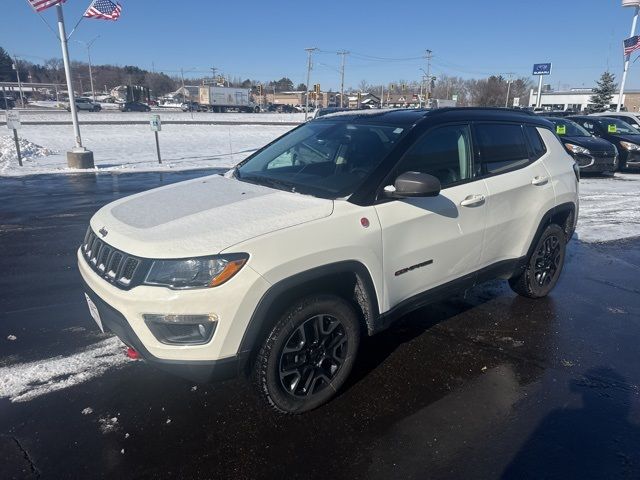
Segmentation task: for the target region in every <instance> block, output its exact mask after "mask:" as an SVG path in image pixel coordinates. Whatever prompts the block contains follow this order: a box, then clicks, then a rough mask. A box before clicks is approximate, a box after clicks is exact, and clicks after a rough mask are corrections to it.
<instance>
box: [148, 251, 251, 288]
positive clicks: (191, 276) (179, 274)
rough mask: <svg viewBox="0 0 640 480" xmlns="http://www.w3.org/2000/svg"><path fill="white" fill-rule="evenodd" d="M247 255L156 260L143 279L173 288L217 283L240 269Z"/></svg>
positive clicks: (153, 283)
mask: <svg viewBox="0 0 640 480" xmlns="http://www.w3.org/2000/svg"><path fill="white" fill-rule="evenodd" d="M248 259H249V256H248V255H247V254H244V253H240V254H232V255H216V256H213V257H199V258H187V259H181V260H154V261H153V263H152V264H151V268H150V269H149V273H148V274H147V277H146V278H145V280H144V283H145V285H159V286H163V287H169V288H174V289H187V288H207V287H217V286H218V285H222V284H223V283H224V282H226V281H227V280H229V279H231V278H232V277H233V276H234V275H235V274H236V273H238V272H239V271H240V270H241V269H242V267H243V266H244V264H245V263H247V260H248Z"/></svg>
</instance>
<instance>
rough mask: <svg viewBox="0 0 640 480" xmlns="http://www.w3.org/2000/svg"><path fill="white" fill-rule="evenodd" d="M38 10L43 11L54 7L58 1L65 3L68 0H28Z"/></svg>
mask: <svg viewBox="0 0 640 480" xmlns="http://www.w3.org/2000/svg"><path fill="white" fill-rule="evenodd" d="M27 1H28V2H29V4H30V5H31V6H32V7H33V9H34V10H35V11H36V12H41V11H43V10H46V9H47V8H49V7H53V6H54V5H57V4H58V3H64V2H65V1H66V0H27Z"/></svg>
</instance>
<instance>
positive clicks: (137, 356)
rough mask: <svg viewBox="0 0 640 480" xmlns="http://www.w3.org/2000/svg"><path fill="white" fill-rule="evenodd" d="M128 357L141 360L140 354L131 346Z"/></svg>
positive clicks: (128, 349)
mask: <svg viewBox="0 0 640 480" xmlns="http://www.w3.org/2000/svg"><path fill="white" fill-rule="evenodd" d="M127 357H129V358H130V359H131V360H139V359H140V354H139V353H138V352H136V351H135V350H134V349H133V348H131V347H129V348H127Z"/></svg>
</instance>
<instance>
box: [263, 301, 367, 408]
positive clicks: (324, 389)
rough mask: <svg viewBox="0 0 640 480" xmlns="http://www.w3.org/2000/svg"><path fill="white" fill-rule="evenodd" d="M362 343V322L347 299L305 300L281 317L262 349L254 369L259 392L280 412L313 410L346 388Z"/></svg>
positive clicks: (269, 404) (296, 303) (268, 403)
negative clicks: (345, 385) (345, 384)
mask: <svg viewBox="0 0 640 480" xmlns="http://www.w3.org/2000/svg"><path fill="white" fill-rule="evenodd" d="M359 344H360V322H359V319H358V316H357V314H356V312H355V310H354V309H353V307H352V306H351V305H350V304H349V303H348V302H347V301H346V300H344V299H342V298H340V297H338V296H335V295H315V296H310V297H306V298H303V299H301V300H299V301H297V302H295V303H294V304H293V305H292V306H291V307H290V308H289V309H288V310H287V311H286V312H285V313H284V314H283V315H282V316H281V317H280V319H279V321H278V322H277V323H276V324H275V326H274V327H273V328H272V330H271V331H270V332H269V335H268V336H267V338H266V340H265V342H264V344H263V345H262V348H261V349H260V352H259V353H258V356H257V358H256V362H255V364H254V369H253V381H254V385H255V388H256V389H257V391H258V393H259V395H260V396H261V397H262V399H263V400H264V401H265V402H266V403H267V405H268V406H270V407H271V408H272V409H274V410H275V411H276V412H278V413H281V414H289V415H294V414H300V413H304V412H308V411H309V410H313V409H314V408H317V407H319V406H320V405H322V404H324V403H326V402H328V401H329V400H330V399H331V398H332V397H333V396H334V395H335V394H336V392H337V391H338V390H339V389H340V387H342V386H343V385H344V383H345V381H346V379H347V377H348V376H349V374H350V373H351V370H352V368H353V363H354V361H355V357H356V353H357V351H358V346H359ZM328 345H331V347H329V348H327V346H328ZM285 348H286V350H288V351H285Z"/></svg>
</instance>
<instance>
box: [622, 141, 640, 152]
mask: <svg viewBox="0 0 640 480" xmlns="http://www.w3.org/2000/svg"><path fill="white" fill-rule="evenodd" d="M620 146H621V147H622V148H624V149H625V150H627V151H629V152H637V151H638V150H640V145H636V144H635V143H631V142H620Z"/></svg>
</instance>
